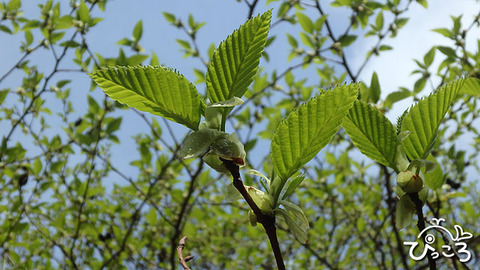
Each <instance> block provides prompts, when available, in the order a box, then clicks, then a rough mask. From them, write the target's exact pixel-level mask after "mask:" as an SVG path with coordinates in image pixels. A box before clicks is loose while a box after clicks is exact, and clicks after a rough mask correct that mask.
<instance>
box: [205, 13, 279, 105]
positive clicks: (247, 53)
mask: <svg viewBox="0 0 480 270" xmlns="http://www.w3.org/2000/svg"><path fill="white" fill-rule="evenodd" d="M271 17H272V13H271V11H267V12H266V13H264V14H262V15H260V16H257V17H255V18H253V19H250V20H248V21H247V22H246V23H245V24H243V25H242V26H240V28H239V29H237V30H235V31H234V32H233V34H232V35H231V36H229V37H228V38H227V39H226V40H225V41H223V42H222V43H221V44H220V46H219V47H218V49H217V50H216V51H215V53H214V54H213V58H212V61H211V62H210V64H209V66H208V70H207V75H206V77H207V93H208V98H209V99H210V101H211V102H212V103H217V102H219V101H222V100H227V99H230V98H232V97H234V96H236V97H241V96H242V95H243V94H244V93H245V91H247V88H248V86H249V85H250V84H251V83H252V81H253V77H254V76H255V74H256V73H257V69H258V65H259V63H260V57H261V56H262V52H263V49H264V47H265V43H266V42H267V35H268V31H269V28H270V20H271Z"/></svg>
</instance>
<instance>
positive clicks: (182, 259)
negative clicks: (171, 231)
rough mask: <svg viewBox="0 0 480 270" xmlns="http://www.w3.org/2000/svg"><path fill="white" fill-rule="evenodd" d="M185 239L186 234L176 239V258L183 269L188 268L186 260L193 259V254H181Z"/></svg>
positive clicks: (187, 269) (186, 269)
mask: <svg viewBox="0 0 480 270" xmlns="http://www.w3.org/2000/svg"><path fill="white" fill-rule="evenodd" d="M186 240H187V236H184V237H182V239H180V241H178V246H177V254H178V260H179V261H180V264H181V265H182V266H183V269H184V270H190V268H189V267H188V265H187V262H188V261H190V260H192V259H193V255H189V256H187V257H185V258H184V257H183V254H182V251H183V249H184V248H185V245H186Z"/></svg>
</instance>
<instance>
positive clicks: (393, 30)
mask: <svg viewBox="0 0 480 270" xmlns="http://www.w3.org/2000/svg"><path fill="white" fill-rule="evenodd" d="M109 2H110V1H107V0H89V1H77V2H75V1H71V2H70V5H69V4H68V3H67V2H66V1H41V2H40V4H39V5H38V8H36V9H35V12H36V13H32V14H31V15H28V16H25V15H23V14H22V10H23V9H24V8H25V6H26V5H32V3H27V1H20V0H10V1H7V2H4V3H2V4H1V5H0V11H1V18H0V30H1V31H2V33H0V36H1V38H2V41H4V42H3V44H7V43H9V44H8V46H16V47H17V48H18V49H19V50H20V52H21V54H20V56H19V58H18V59H17V62H16V63H14V64H13V65H12V66H9V67H6V68H4V67H2V68H3V69H2V70H5V72H3V74H0V76H1V77H0V136H1V145H0V188H1V189H0V221H1V222H0V243H1V246H0V255H1V257H0V258H1V259H0V261H1V262H2V264H3V266H4V267H5V268H6V269H8V268H18V269H50V268H68V269H71V268H73V269H89V268H90V269H98V268H112V269H119V268H120V269H121V268H138V269H156V268H177V267H179V265H178V263H177V258H176V251H175V248H176V246H177V243H178V240H179V239H180V237H181V236H183V235H187V236H188V237H189V239H188V241H187V252H191V253H192V254H194V255H195V256H196V258H195V259H194V261H192V262H191V263H190V265H191V266H192V268H198V269H199V268H202V269H203V268H205V269H225V268H226V269H253V268H260V267H261V268H263V269H272V268H273V267H274V259H273V255H272V254H271V251H270V249H269V248H268V243H267V242H266V241H265V237H264V235H263V232H262V230H261V229H259V228H258V227H251V226H250V225H249V221H248V217H247V210H248V208H247V206H246V204H244V203H240V202H229V201H228V200H227V199H226V198H225V189H226V186H227V185H228V184H229V183H230V182H231V180H230V178H229V177H225V176H221V175H218V174H217V173H214V172H212V171H211V170H210V169H208V168H207V166H203V162H202V161H201V160H200V159H193V160H186V161H184V160H181V159H179V158H178V157H177V152H178V150H179V147H180V145H181V144H182V141H183V140H184V139H185V135H186V129H185V128H183V127H180V126H176V124H172V123H169V122H167V121H163V120H162V119H161V118H159V117H151V116H150V115H148V114H144V113H143V112H140V111H135V110H131V109H130V110H125V109H126V106H123V105H120V104H118V103H116V102H114V101H112V100H111V99H109V98H107V97H106V96H105V95H104V94H103V92H102V91H101V90H99V89H98V88H96V87H95V85H94V84H92V83H91V81H90V79H89V78H88V77H87V76H86V75H85V74H86V73H87V72H89V71H91V70H96V69H99V68H100V67H102V66H111V65H119V66H125V65H137V64H145V65H146V64H152V65H157V64H159V63H161V59H159V58H158V57H157V55H156V54H155V53H154V52H150V53H148V52H145V51H144V49H143V47H142V45H141V44H142V43H141V41H142V38H144V37H143V22H142V20H140V21H138V23H136V24H135V25H132V29H133V32H132V34H131V36H128V37H125V38H123V39H121V40H119V41H118V42H117V45H115V47H114V48H112V51H111V52H110V54H104V55H102V54H99V53H97V51H96V48H95V47H94V46H92V45H91V44H94V42H93V43H92V41H91V40H90V38H89V33H90V32H91V31H94V29H95V27H97V26H98V25H100V24H101V23H102V18H107V17H109V16H116V14H113V13H112V14H110V13H109ZM265 4H266V5H265ZM238 5H239V10H242V11H244V12H245V18H244V19H245V20H246V19H247V18H250V17H251V16H252V15H254V14H256V13H258V12H260V11H261V10H260V9H264V10H266V9H269V8H271V7H273V8H274V10H273V14H274V16H273V18H272V26H271V27H272V33H271V34H270V35H269V38H268V41H267V49H266V51H265V52H264V53H263V58H262V60H261V68H260V69H259V71H258V73H257V75H256V77H255V79H254V81H253V84H252V85H250V87H249V88H248V90H247V91H246V93H245V98H244V100H245V103H244V104H243V105H240V106H237V107H236V108H235V109H234V110H233V111H232V114H231V115H232V117H230V118H229V120H228V122H227V130H229V131H230V132H233V131H235V132H237V134H239V138H240V140H241V141H242V142H243V143H244V144H245V146H246V150H247V166H246V168H247V169H248V168H253V169H257V170H261V171H264V172H269V171H270V170H271V168H272V167H273V166H274V164H272V163H271V160H270V159H269V158H268V157H269V154H270V153H269V152H268V145H269V144H268V143H267V142H268V140H270V139H272V135H273V131H274V130H275V128H276V127H277V125H278V123H279V121H280V119H281V118H282V117H283V116H284V115H286V114H288V113H289V112H290V111H291V109H292V108H293V107H296V106H298V105H299V104H301V103H302V102H303V101H305V100H306V99H308V98H309V97H311V96H313V95H316V93H318V89H319V88H322V89H328V88H329V87H331V86H334V85H336V84H343V83H344V82H357V81H359V77H360V74H361V73H362V71H363V69H364V68H365V66H366V65H367V63H368V62H369V61H370V60H371V59H372V58H373V57H377V56H380V57H382V53H383V52H384V51H388V50H393V49H394V48H392V47H390V46H389V45H388V40H390V39H393V38H395V37H396V35H397V33H398V32H399V31H402V26H404V25H405V24H406V23H407V22H408V18H409V7H411V6H412V5H422V6H424V7H425V8H428V2H427V1H426V0H417V1H412V0H390V1H378V2H375V1H353V0H337V1H296V0H288V1H266V3H265V2H263V1H257V0H254V1H251V2H247V1H245V2H241V3H239V4H238ZM328 5H330V6H331V7H333V9H337V8H338V9H342V10H347V12H348V13H349V14H350V16H349V17H348V18H345V20H346V21H348V23H347V27H346V28H345V29H343V31H337V30H335V29H336V28H334V27H332V24H331V17H330V16H328V15H329V14H327V13H326V12H325V6H328ZM331 9H332V8H329V10H331ZM479 10H480V7H479ZM159 12H161V11H159ZM192 12H194V11H192ZM225 12H232V13H233V12H236V13H238V10H232V11H225ZM29 14H30V13H29ZM163 15H164V19H165V20H167V21H168V22H169V23H170V24H171V25H172V26H171V27H172V28H173V29H177V30H178V31H181V32H183V33H184V38H182V39H178V40H177V43H178V45H179V46H180V49H181V50H182V51H183V52H184V53H185V58H186V59H185V60H183V61H185V62H192V63H196V64H195V65H193V64H192V66H194V69H192V72H191V73H190V74H193V78H194V79H193V80H195V79H196V84H197V89H199V90H200V91H201V92H202V90H203V94H205V90H204V89H205V84H206V83H207V81H208V78H207V81H206V79H205V73H206V70H207V67H208V63H209V61H210V59H211V57H212V56H213V48H215V47H216V45H218V44H212V46H210V49H208V48H202V49H201V48H200V47H199V45H198V42H197V41H198V39H199V38H200V37H201V36H202V34H204V33H202V31H201V29H202V26H203V25H204V23H203V22H198V21H197V20H196V19H195V15H196V14H195V13H192V14H191V15H190V16H188V17H186V18H183V17H178V16H177V15H175V14H171V13H166V12H164V13H163ZM449 19H450V20H451V21H452V23H451V24H450V27H449V28H438V29H435V30H434V31H435V32H438V34H439V35H441V36H443V37H444V39H445V40H446V42H448V44H450V45H448V46H444V45H442V46H440V45H439V46H435V47H432V48H431V49H430V50H428V51H426V52H425V56H424V57H423V59H417V60H415V61H416V63H417V65H418V68H417V69H416V70H414V71H413V72H412V73H413V74H414V76H415V78H416V81H415V82H414V83H413V84H412V85H408V86H406V87H403V88H400V89H398V90H394V91H393V92H391V93H390V94H389V95H387V96H386V97H385V98H381V92H382V89H381V86H380V84H379V79H378V76H377V74H376V73H374V74H373V76H372V77H371V80H370V81H369V82H360V84H361V87H360V89H361V99H362V100H363V101H364V102H369V103H371V104H373V106H376V107H377V108H380V109H381V111H382V112H384V113H388V112H389V111H391V110H392V109H394V108H395V105H396V103H397V102H398V101H400V100H402V99H406V98H413V100H419V98H421V97H422V96H423V95H424V93H425V92H422V91H423V90H425V91H427V92H430V91H432V90H433V89H437V88H438V87H439V86H440V85H443V84H444V83H446V82H449V81H452V80H454V79H456V78H460V77H462V76H466V75H468V76H473V77H477V78H479V77H480V69H479V66H480V63H479V62H480V40H477V41H476V42H477V47H476V48H475V49H474V50H473V51H471V50H467V46H466V40H467V39H468V38H469V35H470V34H471V32H472V31H475V30H477V29H478V28H479V27H480V13H477V15H476V17H474V18H464V20H463V21H465V22H467V23H466V24H465V23H463V24H462V23H461V18H460V17H452V18H445V20H449ZM206 23H208V22H206ZM241 23H243V21H239V22H238V25H240V24H241ZM292 24H293V25H295V27H287V26H289V25H292ZM232 30H233V29H232ZM110 31H115V29H111V30H110ZM163 38H169V37H168V36H166V37H163ZM359 39H369V40H372V44H373V46H372V47H371V48H369V49H368V50H366V51H360V52H359V51H356V52H355V53H356V54H362V55H363V57H365V60H364V62H363V63H364V65H361V66H359V67H358V68H357V69H355V70H354V69H353V68H352V67H351V64H350V63H351V59H350V57H352V55H351V54H347V52H348V48H349V47H351V46H352V44H354V42H355V41H357V40H359ZM281 40H286V41H287V42H288V44H289V46H290V47H291V48H290V55H289V56H288V57H287V59H281V60H282V61H284V62H285V63H288V64H287V67H286V68H282V69H276V68H275V67H272V66H270V65H269V60H271V61H274V60H278V59H271V58H276V57H277V55H276V52H272V51H273V49H272V48H274V46H275V43H276V42H280V41H281ZM412 42H414V41H412ZM10 43H11V44H10ZM2 46H7V45H2ZM117 50H118V54H115V56H113V52H114V51H117ZM171 50H177V48H171ZM39 54H42V55H47V57H48V59H49V60H48V61H45V62H42V63H36V62H35V61H31V60H32V59H34V57H35V56H36V55H39ZM287 61H289V62H287ZM434 61H435V62H434ZM434 63H438V64H434ZM197 64H199V65H197ZM2 65H4V64H2ZM392 69H393V72H394V69H395V66H394V64H393V63H392ZM306 74H308V76H307V75H306ZM307 77H308V79H307ZM384 91H385V90H384ZM470 94H471V95H478V93H470ZM384 96H385V95H384ZM477 102H478V99H476V98H473V97H458V98H457V101H456V102H455V105H454V106H453V109H452V111H451V112H450V113H449V114H448V115H447V118H446V120H444V123H443V125H441V126H440V129H439V131H438V137H437V141H436V143H435V145H434V146H433V147H434V149H433V152H432V154H433V156H434V157H435V158H436V160H437V161H438V163H439V164H438V165H439V167H440V168H441V169H442V172H443V173H444V174H442V172H440V174H439V175H438V178H437V179H441V180H440V181H441V182H439V183H436V184H435V188H436V191H435V192H430V197H429V201H428V203H427V206H426V207H424V213H425V216H426V220H427V222H428V221H429V220H431V218H434V217H438V218H444V219H446V221H447V223H448V224H447V227H448V225H451V226H450V227H453V224H460V225H461V226H462V227H463V228H464V230H465V231H469V232H472V233H473V234H474V235H475V237H474V238H473V239H472V240H471V241H470V242H469V250H470V251H471V252H472V253H474V256H473V257H474V258H473V259H472V261H471V262H470V263H469V264H468V265H469V266H470V267H471V268H472V269H475V268H478V267H479V265H480V259H479V254H480V249H479V247H478V246H479V243H480V240H479V237H478V227H477V224H478V221H479V220H480V210H479V209H480V195H479V185H478V182H477V181H478V178H479V176H478V172H479V171H478V170H479V169H480V168H479V167H478V165H479V163H478V153H479V152H480V151H479V150H480V146H479V145H480V135H479V130H478V129H479V128H480V125H479V122H478V120H477V119H476V116H477V115H478V114H479V113H480V109H479V106H478V105H477ZM81 104H84V105H81ZM198 106H199V107H201V106H203V105H202V104H198ZM198 106H197V107H198ZM403 109H404V108H402V110H403ZM376 117H378V118H380V116H376ZM123 118H128V119H134V122H135V123H133V122H132V121H122V119H123ZM196 121H197V120H196V119H192V121H191V122H192V123H197V122H196ZM187 124H189V123H187ZM192 125H193V124H192ZM140 126H141V127H140ZM132 127H133V128H132ZM132 129H133V130H132ZM132 132H133V134H134V136H133V138H130V137H129V136H125V135H123V134H126V133H128V134H132ZM467 144H468V145H467ZM264 145H267V147H265V146H264ZM115 155H117V156H115ZM118 155H119V156H121V157H118ZM125 160H127V163H129V165H127V166H126V165H125ZM385 162H386V163H388V162H390V161H388V160H385ZM132 172H133V173H132ZM303 172H304V173H305V175H306V177H307V179H306V180H305V181H304V182H303V183H302V185H301V187H300V188H299V189H298V191H297V192H296V193H295V194H294V197H293V200H294V201H295V202H296V203H298V204H300V205H301V206H302V208H303V209H304V211H305V214H306V216H307V218H308V219H309V223H310V227H311V230H310V231H309V242H308V244H302V243H300V242H299V241H297V240H295V239H294V238H292V234H291V233H287V232H282V230H284V231H286V230H287V226H286V225H285V226H280V228H279V229H280V231H281V232H280V235H279V238H280V242H281V247H282V251H283V253H284V258H285V259H286V265H287V268H289V269H321V268H325V269H354V268H357V267H358V265H361V266H362V267H363V268H365V269H424V268H426V267H427V264H426V260H425V261H422V262H414V261H413V260H411V259H410V258H408V255H407V252H408V250H407V249H406V248H405V247H404V246H403V244H402V242H403V241H406V240H413V239H414V238H415V236H416V235H417V234H418V229H417V228H416V227H415V226H413V225H411V226H409V227H408V228H406V229H404V230H401V231H399V230H397V229H396V227H395V205H396V203H397V198H396V196H395V194H394V192H393V191H392V186H393V185H394V184H392V183H394V175H395V174H394V173H393V171H391V170H390V169H387V168H386V167H385V166H383V165H381V164H379V163H374V162H372V161H369V160H366V159H365V158H364V157H363V156H362V155H361V154H359V152H358V151H357V150H355V148H354V147H353V144H352V142H351V141H350V139H349V138H348V136H347V135H346V134H345V132H344V131H343V130H342V129H341V130H340V131H339V132H338V133H337V134H336V135H335V137H334V142H333V143H332V144H330V145H329V146H327V147H326V149H324V150H323V151H322V152H321V154H319V155H317V156H316V157H315V159H314V160H313V161H312V162H310V163H308V164H307V165H306V166H304V168H303ZM244 178H245V183H246V184H247V185H250V184H252V183H254V184H255V185H256V186H259V185H258V181H259V179H258V177H254V176H251V175H247V174H245V175H244ZM439 265H440V268H445V269H446V268H458V269H462V267H464V266H462V265H460V264H459V263H458V262H456V261H452V260H446V259H442V261H441V263H439Z"/></svg>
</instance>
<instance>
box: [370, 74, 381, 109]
mask: <svg viewBox="0 0 480 270" xmlns="http://www.w3.org/2000/svg"><path fill="white" fill-rule="evenodd" d="M370 92H371V96H370V97H371V98H372V102H373V103H377V101H378V99H380V92H381V90H380V82H379V81H378V75H377V72H373V74H372V80H371V81H370Z"/></svg>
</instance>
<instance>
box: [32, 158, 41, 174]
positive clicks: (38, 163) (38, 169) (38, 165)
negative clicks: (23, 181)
mask: <svg viewBox="0 0 480 270" xmlns="http://www.w3.org/2000/svg"><path fill="white" fill-rule="evenodd" d="M42 168H43V165H42V161H40V159H39V158H36V159H35V161H34V162H33V174H35V175H38V174H39V173H40V172H41V171H42Z"/></svg>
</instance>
